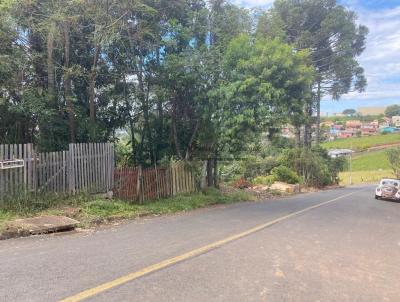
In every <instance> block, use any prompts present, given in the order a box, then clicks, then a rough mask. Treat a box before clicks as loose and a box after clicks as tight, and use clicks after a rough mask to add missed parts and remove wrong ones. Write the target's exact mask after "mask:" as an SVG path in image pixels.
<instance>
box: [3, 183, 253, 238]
mask: <svg viewBox="0 0 400 302" xmlns="http://www.w3.org/2000/svg"><path fill="white" fill-rule="evenodd" d="M251 200H255V196H254V195H253V194H251V193H248V192H245V191H241V190H234V191H231V192H224V193H223V192H221V191H219V190H216V189H213V188H209V189H207V190H205V191H204V192H202V193H194V194H190V195H189V194H187V195H178V196H175V197H172V198H168V199H160V200H156V201H149V202H146V203H145V204H133V203H128V202H125V201H121V200H106V199H96V198H93V197H90V196H78V197H74V198H64V199H62V198H59V199H58V200H54V199H52V198H51V199H47V200H45V201H36V202H32V203H31V204H29V206H26V207H22V204H19V205H18V206H15V204H14V205H13V206H10V205H9V206H8V207H3V209H0V231H1V228H2V227H3V228H4V226H5V225H6V223H7V222H9V221H11V220H14V219H16V218H22V217H32V216H39V215H48V214H52V215H66V216H70V217H72V218H76V219H77V220H79V221H80V222H81V226H82V227H89V226H91V225H93V224H97V223H100V222H104V221H111V220H116V219H117V220H118V219H125V218H135V217H138V216H144V215H163V214H172V213H176V212H182V211H190V210H193V209H197V208H203V207H206V206H209V205H215V204H230V203H235V202H239V201H251Z"/></svg>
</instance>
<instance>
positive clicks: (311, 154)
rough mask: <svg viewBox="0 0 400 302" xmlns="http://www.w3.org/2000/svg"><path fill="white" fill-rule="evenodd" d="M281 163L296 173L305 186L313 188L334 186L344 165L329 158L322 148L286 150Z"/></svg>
mask: <svg viewBox="0 0 400 302" xmlns="http://www.w3.org/2000/svg"><path fill="white" fill-rule="evenodd" d="M282 163H283V164H285V165H287V166H288V167H289V168H291V169H293V170H294V171H296V172H297V174H298V175H300V176H301V177H302V178H303V180H304V182H305V184H307V185H309V186H314V187H323V186H327V185H330V184H334V183H335V182H336V180H337V175H338V173H339V171H340V170H342V169H344V165H345V163H344V162H338V161H336V160H333V159H332V158H330V157H329V156H328V154H327V152H326V150H324V149H322V148H314V149H292V150H287V151H286V153H285V155H284V156H283V158H282Z"/></svg>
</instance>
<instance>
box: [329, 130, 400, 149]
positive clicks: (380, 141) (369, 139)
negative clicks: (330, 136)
mask: <svg viewBox="0 0 400 302" xmlns="http://www.w3.org/2000/svg"><path fill="white" fill-rule="evenodd" d="M394 143H400V134H398V133H393V134H379V135H373V136H362V137H351V138H344V139H338V140H334V141H330V142H325V143H323V144H322V146H323V147H324V148H326V149H353V150H355V151H363V150H366V149H368V148H370V147H374V146H380V145H386V144H394Z"/></svg>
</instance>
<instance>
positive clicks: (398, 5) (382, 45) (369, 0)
mask: <svg viewBox="0 0 400 302" xmlns="http://www.w3.org/2000/svg"><path fill="white" fill-rule="evenodd" d="M231 2H232V3H235V4H237V5H240V6H242V7H248V8H252V7H262V8H268V7H270V6H271V5H272V3H273V2H274V1H273V0H231ZM338 2H339V3H340V4H342V5H344V6H346V7H348V8H349V9H351V10H353V11H355V12H356V13H357V15H358V21H357V22H359V23H360V24H364V25H366V26H367V27H368V28H369V34H368V37H367V47H366V49H365V51H364V52H363V54H362V55H361V56H360V57H359V58H358V59H359V62H360V64H361V66H362V67H363V68H364V69H365V75H366V77H367V81H368V87H367V88H366V91H365V92H362V93H358V92H351V93H349V94H347V95H344V96H342V98H341V99H340V100H339V101H332V100H331V98H330V97H325V98H324V100H323V101H322V103H321V114H322V115H326V114H332V113H339V112H342V111H343V110H344V109H347V108H354V109H357V108H358V107H370V106H387V105H390V104H400V0H338Z"/></svg>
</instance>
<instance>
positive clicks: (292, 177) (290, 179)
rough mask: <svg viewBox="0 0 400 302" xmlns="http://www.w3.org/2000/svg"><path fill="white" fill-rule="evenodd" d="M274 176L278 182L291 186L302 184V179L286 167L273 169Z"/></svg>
mask: <svg viewBox="0 0 400 302" xmlns="http://www.w3.org/2000/svg"><path fill="white" fill-rule="evenodd" d="M271 172H272V175H273V177H274V178H275V180H277V181H282V182H286V183H289V184H297V183H300V182H301V178H300V176H299V175H297V173H296V172H295V171H293V170H291V169H290V168H288V167H286V166H278V167H275V168H273V169H272V171H271Z"/></svg>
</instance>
